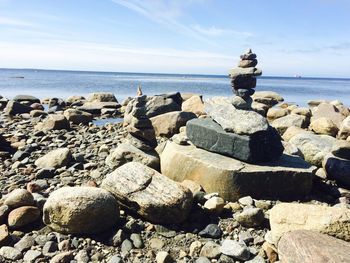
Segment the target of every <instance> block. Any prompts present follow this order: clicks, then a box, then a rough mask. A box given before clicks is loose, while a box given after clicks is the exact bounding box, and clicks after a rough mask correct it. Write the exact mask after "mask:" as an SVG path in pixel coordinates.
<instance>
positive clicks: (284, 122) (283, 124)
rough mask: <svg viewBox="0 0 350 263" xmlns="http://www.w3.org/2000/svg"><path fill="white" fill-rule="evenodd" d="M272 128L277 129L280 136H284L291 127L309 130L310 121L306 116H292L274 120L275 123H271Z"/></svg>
mask: <svg viewBox="0 0 350 263" xmlns="http://www.w3.org/2000/svg"><path fill="white" fill-rule="evenodd" d="M271 126H272V127H274V128H276V129H277V130H278V132H279V134H281V135H282V134H283V133H285V131H286V130H287V129H288V128H289V127H291V126H295V127H299V128H307V126H308V120H307V118H306V117H305V116H302V115H297V114H290V115H287V116H284V117H281V118H278V119H276V120H274V121H273V122H271Z"/></svg>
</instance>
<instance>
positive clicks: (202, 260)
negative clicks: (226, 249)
mask: <svg viewBox="0 0 350 263" xmlns="http://www.w3.org/2000/svg"><path fill="white" fill-rule="evenodd" d="M195 263H211V261H210V260H209V259H208V258H206V257H199V258H197V259H196V261H195Z"/></svg>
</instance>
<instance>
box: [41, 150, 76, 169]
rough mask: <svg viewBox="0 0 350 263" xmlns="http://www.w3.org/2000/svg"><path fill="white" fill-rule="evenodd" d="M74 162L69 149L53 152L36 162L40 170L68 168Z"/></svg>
mask: <svg viewBox="0 0 350 263" xmlns="http://www.w3.org/2000/svg"><path fill="white" fill-rule="evenodd" d="M71 160H72V153H71V152H70V150H69V149H68V148H59V149H56V150H52V151H50V152H48V153H47V154H45V155H44V156H43V157H40V158H39V159H37V160H36V161H35V165H36V166H37V167H40V168H59V167H63V166H66V165H67V164H68V163H69V162H70V161H71Z"/></svg>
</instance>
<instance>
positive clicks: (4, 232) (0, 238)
mask: <svg viewBox="0 0 350 263" xmlns="http://www.w3.org/2000/svg"><path fill="white" fill-rule="evenodd" d="M10 242H11V236H10V233H9V230H8V228H7V225H5V224H3V225H0V247H2V246H7V245H9V243H10Z"/></svg>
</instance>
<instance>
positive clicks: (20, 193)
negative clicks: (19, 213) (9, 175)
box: [4, 189, 34, 208]
mask: <svg viewBox="0 0 350 263" xmlns="http://www.w3.org/2000/svg"><path fill="white" fill-rule="evenodd" d="M4 204H5V205H8V206H9V207H11V208H17V207H20V206H28V205H33V204H34V198H33V195H32V194H31V193H30V192H28V191H27V190H25V189H15V190H13V191H12V192H11V193H10V194H9V195H8V196H7V198H6V199H5V202H4Z"/></svg>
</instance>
